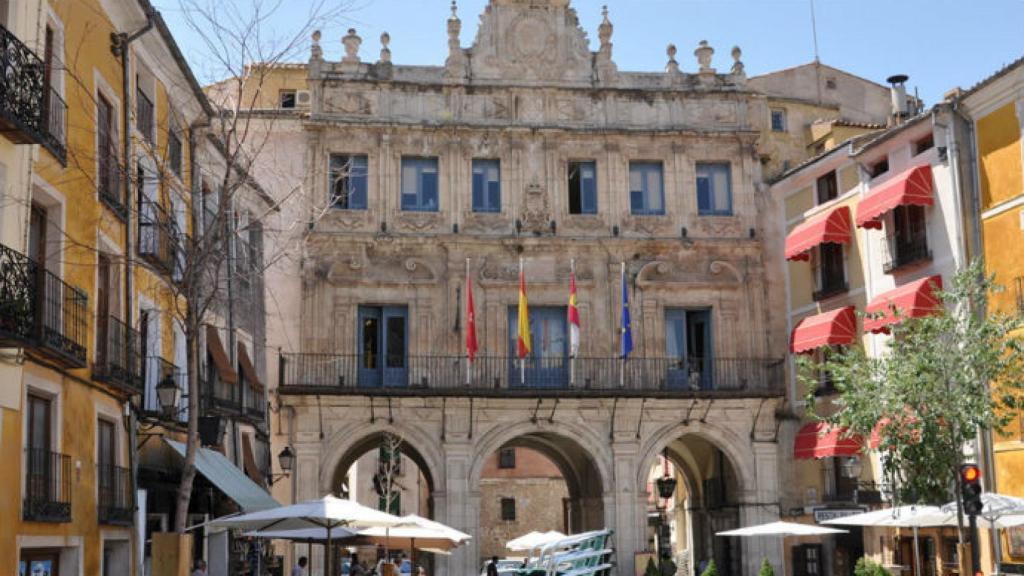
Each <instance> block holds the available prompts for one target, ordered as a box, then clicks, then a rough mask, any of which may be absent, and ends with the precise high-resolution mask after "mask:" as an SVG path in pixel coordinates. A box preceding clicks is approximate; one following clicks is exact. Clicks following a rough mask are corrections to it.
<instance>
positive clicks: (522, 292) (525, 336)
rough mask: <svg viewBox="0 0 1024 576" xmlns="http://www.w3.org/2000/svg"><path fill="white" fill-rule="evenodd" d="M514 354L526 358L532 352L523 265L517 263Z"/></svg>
mask: <svg viewBox="0 0 1024 576" xmlns="http://www.w3.org/2000/svg"><path fill="white" fill-rule="evenodd" d="M516 334H517V338H516V352H517V356H518V357H519V358H526V357H527V356H529V355H530V351H531V350H533V343H532V342H531V341H530V311H529V309H528V306H527V304H526V279H525V277H524V276H523V263H522V261H520V262H519V324H518V329H517V331H516Z"/></svg>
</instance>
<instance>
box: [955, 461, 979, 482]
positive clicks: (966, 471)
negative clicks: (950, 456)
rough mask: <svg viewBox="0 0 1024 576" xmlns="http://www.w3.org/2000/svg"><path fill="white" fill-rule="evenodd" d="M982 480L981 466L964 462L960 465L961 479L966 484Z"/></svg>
mask: <svg viewBox="0 0 1024 576" xmlns="http://www.w3.org/2000/svg"><path fill="white" fill-rule="evenodd" d="M979 480H981V468H978V466H977V464H964V465H963V466H961V467H960V481H961V482H963V483H965V484H973V483H975V482H978V481H979Z"/></svg>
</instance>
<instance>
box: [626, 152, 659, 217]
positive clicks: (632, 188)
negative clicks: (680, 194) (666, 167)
mask: <svg viewBox="0 0 1024 576" xmlns="http://www.w3.org/2000/svg"><path fill="white" fill-rule="evenodd" d="M664 183H665V179H664V174H663V169H662V165H661V162H630V163H629V211H630V213H632V214H639V215H653V216H660V215H663V214H665V185H664Z"/></svg>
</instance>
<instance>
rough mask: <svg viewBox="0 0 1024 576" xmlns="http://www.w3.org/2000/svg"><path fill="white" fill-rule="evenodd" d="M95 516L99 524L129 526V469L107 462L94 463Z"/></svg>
mask: <svg viewBox="0 0 1024 576" xmlns="http://www.w3.org/2000/svg"><path fill="white" fill-rule="evenodd" d="M96 487H97V500H96V518H97V520H98V521H99V523H100V524H109V525H116V526H131V524H132V476H131V470H129V469H128V468H124V467H121V466H112V465H108V464H97V465H96Z"/></svg>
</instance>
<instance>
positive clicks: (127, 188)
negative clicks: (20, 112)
mask: <svg viewBox="0 0 1024 576" xmlns="http://www.w3.org/2000/svg"><path fill="white" fill-rule="evenodd" d="M152 28H153V15H152V14H151V13H150V12H149V11H147V12H146V24H145V25H144V26H143V27H142V28H140V29H139V30H137V31H135V32H134V33H132V34H128V33H126V32H122V33H119V34H113V35H112V37H111V52H113V54H114V56H120V57H121V90H122V98H121V120H122V125H123V130H122V131H121V134H122V140H123V143H122V145H123V147H124V148H123V155H124V157H123V162H124V171H125V173H126V174H125V178H124V199H125V203H126V204H127V206H126V208H127V210H125V218H124V268H125V274H124V294H125V297H124V302H125V305H124V307H125V315H124V321H125V325H127V326H128V327H131V326H132V305H133V298H132V210H131V209H132V184H131V170H130V167H131V165H132V164H131V160H132V141H131V103H132V97H131V72H130V67H129V65H130V63H131V61H130V54H129V52H130V50H129V47H130V46H131V43H132V42H134V41H135V40H137V39H138V38H139V37H140V36H142V35H143V34H145V33H146V32H149V31H150V30H151V29H152ZM126 337H127V334H126ZM125 344H126V345H127V344H129V343H128V342H126V343H125ZM126 351H127V352H129V353H130V351H131V347H130V346H128V347H127V348H126ZM129 402H130V400H129ZM129 423H130V425H129V428H128V442H129V448H130V450H128V459H129V463H128V464H129V468H130V470H131V475H132V491H131V494H132V510H133V511H136V513H137V509H138V505H139V503H138V498H137V492H136V491H137V490H138V486H139V463H138V457H137V456H138V455H137V454H136V446H137V442H138V434H137V432H138V431H137V430H136V426H135V419H134V418H131V417H130V418H129ZM137 529H138V526H136V534H135V536H136V537H138V532H137ZM138 549H139V547H138V543H137V542H136V545H135V546H132V547H131V556H132V557H133V562H132V564H133V565H134V566H135V569H136V571H137V572H139V573H140V574H141V570H140V569H141V568H142V558H141V557H140V556H137V555H138Z"/></svg>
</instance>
